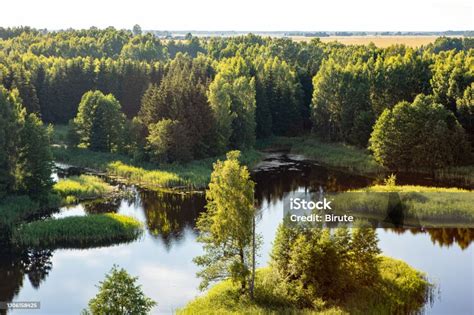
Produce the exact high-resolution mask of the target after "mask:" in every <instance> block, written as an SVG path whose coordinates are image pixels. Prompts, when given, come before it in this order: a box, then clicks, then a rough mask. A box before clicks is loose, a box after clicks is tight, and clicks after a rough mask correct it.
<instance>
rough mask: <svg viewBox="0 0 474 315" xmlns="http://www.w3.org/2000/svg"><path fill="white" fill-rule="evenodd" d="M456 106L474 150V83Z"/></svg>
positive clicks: (459, 118) (460, 120)
mask: <svg viewBox="0 0 474 315" xmlns="http://www.w3.org/2000/svg"><path fill="white" fill-rule="evenodd" d="M456 106H457V116H458V120H459V122H460V123H461V125H462V126H463V127H464V129H465V130H466V132H467V134H468V136H469V137H470V140H471V146H472V147H473V148H474V83H471V86H468V87H467V88H466V90H465V91H464V94H463V97H462V98H460V99H458V100H457V102H456Z"/></svg>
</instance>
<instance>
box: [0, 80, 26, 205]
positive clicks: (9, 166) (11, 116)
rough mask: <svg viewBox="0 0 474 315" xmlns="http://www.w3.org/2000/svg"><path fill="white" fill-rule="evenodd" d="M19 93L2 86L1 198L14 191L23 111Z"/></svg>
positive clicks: (0, 112)
mask: <svg viewBox="0 0 474 315" xmlns="http://www.w3.org/2000/svg"><path fill="white" fill-rule="evenodd" d="M20 109H21V103H20V99H19V95H18V91H17V90H14V91H13V92H9V91H8V90H6V89H5V88H4V87H3V86H2V85H0V197H2V196H4V195H5V194H6V193H7V192H10V191H12V190H13V189H14V186H15V168H16V163H17V157H18V141H19V131H20V127H21V126H20V119H22V117H24V114H25V113H24V111H21V110H20Z"/></svg>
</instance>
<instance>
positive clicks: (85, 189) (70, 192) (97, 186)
mask: <svg viewBox="0 0 474 315" xmlns="http://www.w3.org/2000/svg"><path fill="white" fill-rule="evenodd" d="M53 190H54V191H55V192H56V193H58V194H59V195H60V196H61V197H62V198H63V199H64V201H65V203H67V204H70V203H75V202H78V201H81V200H86V199H95V198H99V197H104V196H106V195H107V194H110V193H112V192H113V191H114V188H113V187H112V186H111V185H109V184H107V183H106V182H104V181H103V180H102V179H100V178H99V177H96V176H89V175H81V176H71V177H69V178H67V179H61V180H59V181H58V182H57V183H56V184H54V187H53Z"/></svg>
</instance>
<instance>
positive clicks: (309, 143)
mask: <svg viewBox="0 0 474 315" xmlns="http://www.w3.org/2000/svg"><path fill="white" fill-rule="evenodd" d="M259 147H260V148H261V149H287V150H290V152H291V153H294V154H301V155H304V156H305V157H306V158H308V159H311V160H315V161H318V162H319V163H321V164H324V165H326V166H329V167H335V168H340V169H344V170H346V171H348V172H351V173H355V174H361V175H377V174H381V173H384V172H385V171H386V169H385V168H383V167H382V166H380V165H379V164H377V162H376V161H375V160H374V158H373V157H372V155H370V153H369V152H368V151H367V150H363V149H359V148H356V147H353V146H350V145H346V144H341V143H325V142H322V141H320V140H318V139H316V138H314V137H309V136H307V137H295V138H287V137H274V138H271V139H269V140H265V141H263V142H260V143H259Z"/></svg>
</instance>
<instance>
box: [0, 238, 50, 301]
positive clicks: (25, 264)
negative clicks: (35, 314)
mask: <svg viewBox="0 0 474 315" xmlns="http://www.w3.org/2000/svg"><path fill="white" fill-rule="evenodd" d="M52 254H53V253H52V251H51V250H24V251H18V250H16V249H12V248H8V247H4V248H2V250H1V251H0V257H1V259H0V279H2V280H1V285H0V301H12V300H13V298H14V297H15V296H16V295H17V294H18V293H19V292H20V289H21V288H22V286H23V281H24V278H25V276H26V277H28V279H29V281H30V283H31V285H32V286H33V287H34V288H35V289H38V288H39V287H40V285H41V283H42V282H43V281H45V280H46V278H47V276H48V274H49V272H50V271H51V269H52V262H51V258H52Z"/></svg>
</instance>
